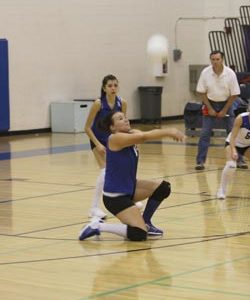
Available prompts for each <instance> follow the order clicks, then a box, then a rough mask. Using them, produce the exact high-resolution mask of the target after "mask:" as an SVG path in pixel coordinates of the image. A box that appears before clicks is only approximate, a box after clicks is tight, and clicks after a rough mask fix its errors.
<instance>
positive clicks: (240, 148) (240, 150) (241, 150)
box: [225, 142, 250, 155]
mask: <svg viewBox="0 0 250 300" xmlns="http://www.w3.org/2000/svg"><path fill="white" fill-rule="evenodd" d="M229 145H230V144H229V143H228V142H226V143H225V147H227V146H229ZM235 148H236V150H237V152H238V153H239V154H241V155H244V153H245V152H246V151H247V149H248V148H250V146H246V147H244V148H242V147H237V146H236V147H235Z"/></svg>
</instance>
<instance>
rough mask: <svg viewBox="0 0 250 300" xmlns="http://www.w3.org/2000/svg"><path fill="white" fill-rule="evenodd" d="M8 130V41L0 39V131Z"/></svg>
mask: <svg viewBox="0 0 250 300" xmlns="http://www.w3.org/2000/svg"><path fill="white" fill-rule="evenodd" d="M9 128H10V105H9V62H8V41H7V40H6V39H0V131H8V130H9Z"/></svg>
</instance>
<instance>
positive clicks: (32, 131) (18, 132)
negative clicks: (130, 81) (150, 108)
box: [0, 115, 184, 136]
mask: <svg viewBox="0 0 250 300" xmlns="http://www.w3.org/2000/svg"><path fill="white" fill-rule="evenodd" d="M183 118H184V116H183V115H178V116H170V117H161V118H160V119H152V120H151V119H146V120H145V119H134V120H130V123H131V124H139V123H160V122H161V121H167V120H183ZM46 132H51V128H39V129H28V130H15V131H4V132H0V136H11V135H25V134H36V133H46Z"/></svg>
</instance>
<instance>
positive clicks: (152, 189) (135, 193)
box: [79, 112, 185, 241]
mask: <svg viewBox="0 0 250 300" xmlns="http://www.w3.org/2000/svg"><path fill="white" fill-rule="evenodd" d="M102 127H103V129H105V130H106V131H107V132H109V133H111V134H110V136H109V138H108V143H107V161H106V174H105V183H104V190H103V202H104V205H105V207H106V208H107V210H108V211H110V212H111V213H112V214H113V215H115V216H116V217H117V218H118V219H119V220H120V221H121V224H107V223H102V222H101V220H100V219H97V218H95V219H93V220H92V222H91V223H89V224H88V225H87V226H85V227H84V228H83V229H82V231H81V232H80V235H79V239H80V240H84V239H86V238H88V237H91V236H94V235H100V233H101V232H105V231H106V232H111V233H114V234H117V235H120V236H123V237H125V238H127V239H129V240H132V241H143V240H146V239H147V235H162V234H163V231H162V230H161V229H158V228H156V227H155V226H154V225H153V224H152V222H151V218H152V216H153V214H154V212H155V211H156V209H157V208H158V206H159V205H160V204H161V202H162V201H163V200H164V199H165V198H167V197H168V196H169V194H170V183H169V182H166V181H164V180H163V181H161V180H157V181H153V180H141V179H137V178H136V172H137V162H138V151H137V149H136V146H135V144H142V143H144V142H145V141H150V140H157V139H161V138H164V137H171V138H173V139H174V140H176V141H183V140H184V137H185V136H184V134H183V133H182V132H180V131H179V130H177V129H175V128H164V129H154V130H150V131H140V130H133V129H131V128H130V124H129V121H128V119H127V118H126V117H125V115H124V113H122V112H113V113H111V114H110V115H108V116H107V117H106V118H105V119H104V120H103V122H102ZM146 198H148V201H147V204H146V207H145V209H144V212H143V215H141V213H140V211H139V209H138V208H137V207H136V206H135V203H136V202H137V201H141V200H145V199H146Z"/></svg>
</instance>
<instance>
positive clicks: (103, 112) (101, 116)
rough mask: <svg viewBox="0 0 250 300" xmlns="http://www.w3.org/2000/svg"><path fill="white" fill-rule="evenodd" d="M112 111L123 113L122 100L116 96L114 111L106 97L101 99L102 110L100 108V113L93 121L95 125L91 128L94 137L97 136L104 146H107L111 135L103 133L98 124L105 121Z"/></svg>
mask: <svg viewBox="0 0 250 300" xmlns="http://www.w3.org/2000/svg"><path fill="white" fill-rule="evenodd" d="M112 111H115V112H116V111H122V101H121V98H120V97H117V96H116V98H115V104H114V108H113V109H111V108H110V106H109V105H108V102H107V99H106V97H103V98H101V108H100V110H99V112H98V113H97V115H96V117H95V119H94V121H93V124H92V126H91V129H92V131H93V133H94V135H95V136H96V138H97V139H98V141H100V142H101V143H102V144H103V145H104V146H106V143H107V139H108V136H109V135H110V134H109V133H106V132H102V131H101V130H100V129H98V122H99V121H100V120H103V119H104V118H105V117H106V116H107V115H108V114H109V113H111V112H112Z"/></svg>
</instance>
